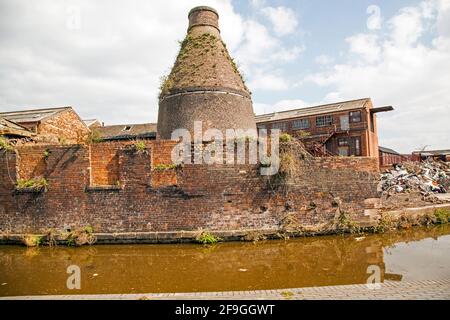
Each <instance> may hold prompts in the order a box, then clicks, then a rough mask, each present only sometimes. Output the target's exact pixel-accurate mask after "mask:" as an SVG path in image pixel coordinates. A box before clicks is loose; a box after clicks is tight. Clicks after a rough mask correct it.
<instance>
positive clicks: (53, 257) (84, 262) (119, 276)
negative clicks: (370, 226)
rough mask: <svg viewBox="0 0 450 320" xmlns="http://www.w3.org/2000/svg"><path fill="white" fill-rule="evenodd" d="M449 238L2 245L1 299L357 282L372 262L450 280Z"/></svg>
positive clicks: (387, 269) (416, 233)
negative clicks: (69, 283)
mask: <svg viewBox="0 0 450 320" xmlns="http://www.w3.org/2000/svg"><path fill="white" fill-rule="evenodd" d="M449 235H450V228H449V227H448V226H442V227H435V228H430V229H425V228H418V229H413V230H408V231H404V232H398V233H392V234H385V235H369V236H365V237H358V236H331V237H316V238H304V239H296V240H291V241H287V242H285V241H267V242H261V243H257V244H253V243H224V244H219V245H217V246H214V247H202V246H198V245H123V246H94V247H82V248H65V247H57V248H30V249H27V248H23V247H14V246H3V247H0V284H2V285H1V286H0V296H8V295H29V294H82V293H144V292H194V291H228V290H260V289H275V288H294V287H309V286H324V285H340V284H355V283H365V282H366V279H367V278H368V276H369V275H368V274H367V273H366V271H367V267H368V266H369V265H377V266H379V267H380V269H381V278H382V280H383V281H384V280H385V279H389V280H396V281H400V280H402V279H403V277H404V275H405V274H406V275H407V278H408V279H415V278H418V277H419V278H420V277H429V278H432V276H433V273H437V274H438V275H439V276H440V277H442V276H446V277H450V270H449V265H450V257H448V249H449V247H450V236H449ZM432 239H439V241H435V240H432ZM430 243H432V244H433V245H432V246H430ZM430 252H432V258H431V259H430V257H431V256H430ZM444 253H445V254H444ZM411 257H413V258H411ZM423 257H428V259H427V261H426V265H423V263H417V262H420V261H418V260H421V259H423ZM73 264H75V265H78V266H80V268H81V273H82V279H81V290H68V289H67V288H66V280H67V277H68V274H67V273H66V269H67V267H68V266H69V265H73ZM5 283H6V284H5Z"/></svg>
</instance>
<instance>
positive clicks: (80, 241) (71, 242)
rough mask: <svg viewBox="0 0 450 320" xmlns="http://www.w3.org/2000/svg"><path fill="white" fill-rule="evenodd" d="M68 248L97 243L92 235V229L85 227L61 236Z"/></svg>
mask: <svg viewBox="0 0 450 320" xmlns="http://www.w3.org/2000/svg"><path fill="white" fill-rule="evenodd" d="M62 238H63V239H64V240H65V242H66V245H67V246H68V247H74V246H83V245H86V244H87V245H92V244H94V243H95V242H96V241H97V238H96V237H95V235H94V229H93V228H92V227H91V226H86V227H84V228H81V229H77V230H75V231H69V232H66V233H65V234H63V235H62Z"/></svg>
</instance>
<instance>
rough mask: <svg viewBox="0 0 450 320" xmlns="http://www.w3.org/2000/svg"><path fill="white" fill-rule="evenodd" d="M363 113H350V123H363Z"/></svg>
mask: <svg viewBox="0 0 450 320" xmlns="http://www.w3.org/2000/svg"><path fill="white" fill-rule="evenodd" d="M361 120H362V119H361V111H351V112H350V122H351V123H355V122H361Z"/></svg>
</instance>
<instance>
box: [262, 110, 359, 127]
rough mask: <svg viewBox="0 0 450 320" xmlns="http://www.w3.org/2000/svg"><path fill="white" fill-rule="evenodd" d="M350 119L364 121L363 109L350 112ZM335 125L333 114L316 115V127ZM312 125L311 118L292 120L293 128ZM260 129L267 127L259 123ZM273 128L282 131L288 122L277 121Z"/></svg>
mask: <svg viewBox="0 0 450 320" xmlns="http://www.w3.org/2000/svg"><path fill="white" fill-rule="evenodd" d="M348 121H350V123H357V122H361V121H362V116H361V111H352V112H350V113H349V117H348ZM331 125H333V116H331V115H327V116H317V117H316V127H318V128H320V127H327V126H331ZM310 127H311V123H310V120H309V119H299V120H294V121H292V130H305V129H309V128H310ZM258 128H259V129H265V128H266V126H265V125H264V124H259V125H258ZM272 129H279V130H281V131H286V130H287V123H286V122H277V123H273V124H272Z"/></svg>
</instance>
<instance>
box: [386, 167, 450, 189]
mask: <svg viewBox="0 0 450 320" xmlns="http://www.w3.org/2000/svg"><path fill="white" fill-rule="evenodd" d="M381 188H382V191H383V194H387V195H392V194H395V193H411V192H419V193H420V194H421V195H423V196H426V195H429V194H433V193H447V192H448V191H450V164H449V163H446V162H441V161H433V160H428V161H425V162H406V163H403V164H401V165H396V166H395V168H394V169H392V170H389V171H387V172H385V173H383V174H382V175H381Z"/></svg>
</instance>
